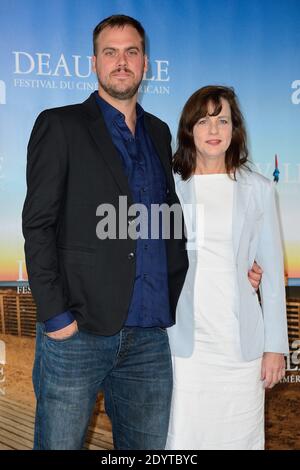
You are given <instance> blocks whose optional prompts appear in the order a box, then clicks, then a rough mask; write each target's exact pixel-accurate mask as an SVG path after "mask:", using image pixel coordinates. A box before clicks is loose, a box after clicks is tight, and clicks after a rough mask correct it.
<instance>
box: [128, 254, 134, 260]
mask: <svg viewBox="0 0 300 470" xmlns="http://www.w3.org/2000/svg"><path fill="white" fill-rule="evenodd" d="M134 257H135V254H134V253H129V254H128V256H127V258H128V259H134Z"/></svg>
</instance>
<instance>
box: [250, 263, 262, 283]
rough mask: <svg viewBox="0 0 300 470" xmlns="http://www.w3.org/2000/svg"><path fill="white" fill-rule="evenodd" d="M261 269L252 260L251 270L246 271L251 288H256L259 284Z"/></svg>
mask: <svg viewBox="0 0 300 470" xmlns="http://www.w3.org/2000/svg"><path fill="white" fill-rule="evenodd" d="M262 273H263V270H262V269H261V267H260V266H259V265H258V264H257V263H256V261H254V263H253V266H252V268H251V271H248V279H249V281H250V284H251V286H252V287H253V289H255V290H257V289H258V288H259V285H260V281H261V278H262Z"/></svg>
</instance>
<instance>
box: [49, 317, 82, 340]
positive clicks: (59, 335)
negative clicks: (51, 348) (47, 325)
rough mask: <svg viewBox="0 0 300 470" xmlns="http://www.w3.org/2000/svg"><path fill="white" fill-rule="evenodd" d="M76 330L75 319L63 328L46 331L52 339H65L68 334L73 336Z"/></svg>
mask: <svg viewBox="0 0 300 470" xmlns="http://www.w3.org/2000/svg"><path fill="white" fill-rule="evenodd" d="M77 331H78V326H77V321H76V320H74V321H73V323H71V324H70V325H68V326H65V327H64V328H61V329H60V330H57V331H52V332H51V333H46V334H47V336H49V338H53V339H58V340H59V339H67V338H69V337H70V336H73V335H74V334H75V333H76V332H77Z"/></svg>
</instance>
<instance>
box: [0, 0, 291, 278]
mask: <svg viewBox="0 0 300 470" xmlns="http://www.w3.org/2000/svg"><path fill="white" fill-rule="evenodd" d="M299 7H300V3H299V0H285V1H282V0H263V1H261V0H251V1H249V0H215V1H214V2H211V1H210V0H131V1H130V0H126V1H125V0H122V1H116V0H51V1H48V2H46V1H45V2H44V1H40V0H1V2H0V47H1V49H0V50H1V54H0V282H1V284H2V285H9V283H11V284H13V282H15V281H19V282H21V281H22V280H26V279H27V275H26V270H25V267H24V253H23V243H24V241H23V237H22V232H21V210H22V205H23V201H24V197H25V191H26V182H25V170H26V146H27V142H28V138H29V135H30V132H31V129H32V126H33V123H34V121H35V118H36V116H37V115H38V113H39V112H40V111H42V110H43V109H45V108H49V107H55V106H62V105H65V104H71V103H76V102H81V101H84V100H85V99H86V98H87V97H88V96H89V94H90V93H91V92H92V91H94V90H95V89H97V80H96V77H95V76H94V74H93V73H92V71H91V56H92V53H93V52H92V31H93V28H94V27H95V25H96V24H97V23H98V22H99V21H100V20H101V19H103V18H105V17H107V16H109V15H111V14H115V13H124V14H128V15H130V16H134V17H135V18H137V19H138V20H140V21H141V22H142V24H143V26H144V27H145V29H146V32H147V36H148V37H147V39H148V41H147V42H148V44H147V53H148V55H149V59H150V70H149V71H148V73H147V75H146V76H145V79H144V81H143V83H142V85H141V88H140V92H139V99H140V102H141V104H142V106H143V107H144V108H145V109H146V110H148V111H150V112H152V113H154V114H156V115H158V116H159V117H160V118H161V119H163V120H165V121H166V122H167V123H168V124H169V126H170V128H171V131H172V134H173V145H174V147H175V143H176V128H177V124H178V119H179V115H180V111H181V109H182V106H183V104H184V103H185V101H186V99H187V98H188V97H189V96H190V95H191V93H193V92H194V91H195V90H196V89H197V88H199V87H201V86H204V85H208V84H222V85H229V86H233V87H234V88H235V90H236V92H237V94H238V96H239V99H240V103H241V107H242V110H243V112H244V115H245V118H246V122H247V127H248V131H249V140H250V150H251V156H252V159H253V161H254V162H255V163H256V165H257V168H258V170H259V171H260V172H261V173H262V174H264V175H265V176H267V177H269V178H271V179H272V178H273V177H272V173H273V171H274V159H275V154H277V156H278V162H279V170H280V178H279V183H278V184H277V190H278V196H279V197H278V200H279V206H280V214H281V223H282V231H283V237H284V247H285V261H286V273H287V277H288V283H289V285H300V221H299V206H300V158H299V157H300V149H299V135H300V54H299V45H300V15H299Z"/></svg>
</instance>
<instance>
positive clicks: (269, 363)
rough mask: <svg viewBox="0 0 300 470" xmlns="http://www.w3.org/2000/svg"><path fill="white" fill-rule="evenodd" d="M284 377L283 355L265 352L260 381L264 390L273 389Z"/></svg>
mask: <svg viewBox="0 0 300 470" xmlns="http://www.w3.org/2000/svg"><path fill="white" fill-rule="evenodd" d="M284 376H285V361H284V355H283V354H280V353H273V352H265V353H264V355H263V359H262V366H261V380H264V387H265V388H273V387H274V385H276V384H277V383H278V382H279V381H280V380H281V379H282V378H283V377H284Z"/></svg>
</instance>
